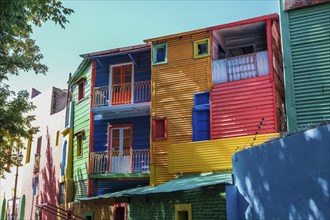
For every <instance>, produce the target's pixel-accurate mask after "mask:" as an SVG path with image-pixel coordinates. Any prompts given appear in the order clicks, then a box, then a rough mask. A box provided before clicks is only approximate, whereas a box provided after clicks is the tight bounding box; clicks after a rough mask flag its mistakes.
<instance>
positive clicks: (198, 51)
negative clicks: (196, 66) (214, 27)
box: [194, 38, 210, 59]
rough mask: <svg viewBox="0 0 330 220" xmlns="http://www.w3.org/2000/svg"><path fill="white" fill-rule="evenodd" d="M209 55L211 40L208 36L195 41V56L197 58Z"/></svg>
mask: <svg viewBox="0 0 330 220" xmlns="http://www.w3.org/2000/svg"><path fill="white" fill-rule="evenodd" d="M205 47H206V48H205ZM209 55H210V40H209V39H208V38H205V39H202V40H196V41H194V58H195V59H197V58H202V57H207V56H209Z"/></svg>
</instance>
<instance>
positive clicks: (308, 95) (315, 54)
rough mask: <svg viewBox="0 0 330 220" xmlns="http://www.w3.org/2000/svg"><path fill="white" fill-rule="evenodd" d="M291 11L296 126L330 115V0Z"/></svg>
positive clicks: (321, 119) (312, 122) (319, 120)
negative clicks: (329, 1) (329, 0)
mask: <svg viewBox="0 0 330 220" xmlns="http://www.w3.org/2000/svg"><path fill="white" fill-rule="evenodd" d="M288 15H289V28H290V37H291V56H292V70H293V87H294V96H295V97H294V98H295V107H296V114H297V115H296V117H297V126H296V127H297V128H304V127H306V126H308V125H310V124H318V123H321V122H323V121H325V119H327V120H328V121H329V119H330V3H326V4H321V5H317V6H312V7H306V8H303V9H298V10H292V11H289V12H288ZM289 123H290V122H289Z"/></svg>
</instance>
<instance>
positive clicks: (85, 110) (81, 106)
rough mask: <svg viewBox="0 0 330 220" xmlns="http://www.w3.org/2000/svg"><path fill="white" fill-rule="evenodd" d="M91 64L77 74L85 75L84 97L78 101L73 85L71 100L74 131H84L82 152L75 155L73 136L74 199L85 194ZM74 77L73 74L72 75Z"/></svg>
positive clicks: (75, 139)
mask: <svg viewBox="0 0 330 220" xmlns="http://www.w3.org/2000/svg"><path fill="white" fill-rule="evenodd" d="M91 73H92V70H91V65H89V66H88V67H87V68H85V69H83V70H81V72H78V73H77V74H80V76H86V81H85V88H84V98H83V99H82V100H80V101H79V102H78V86H77V85H73V94H72V101H73V103H74V122H73V127H74V133H76V132H79V131H81V130H84V131H85V135H84V138H83V144H82V146H83V152H82V156H81V157H77V138H76V137H74V138H73V181H74V200H77V199H78V198H80V197H86V196H87V176H88V175H87V171H88V154H89V152H88V145H89V135H90V134H89V125H90V124H89V123H90V122H89V114H90V89H91ZM73 77H75V76H73Z"/></svg>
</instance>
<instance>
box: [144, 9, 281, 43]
mask: <svg viewBox="0 0 330 220" xmlns="http://www.w3.org/2000/svg"><path fill="white" fill-rule="evenodd" d="M266 19H278V14H276V13H274V14H269V15H263V16H259V17H254V18H249V19H245V20H240V21H235V22H230V23H227V24H221V25H216V26H212V27H206V28H201V29H197V30H192V31H186V32H182V33H177V34H170V35H166V36H162V37H155V38H150V39H146V40H144V42H154V41H161V40H165V39H169V38H174V37H179V36H184V35H188V34H196V33H199V32H202V31H213V30H217V29H221V28H227V27H233V26H238V25H244V24H249V23H254V22H259V21H263V20H266Z"/></svg>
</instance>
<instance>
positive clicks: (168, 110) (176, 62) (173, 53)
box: [150, 31, 212, 186]
mask: <svg viewBox="0 0 330 220" xmlns="http://www.w3.org/2000/svg"><path fill="white" fill-rule="evenodd" d="M207 37H208V32H206V31H205V32H201V33H195V34H189V35H185V36H182V37H175V38H170V39H167V40H163V41H161V42H157V43H167V44H168V58H167V61H168V62H167V63H166V64H160V65H155V66H153V67H152V99H151V100H152V101H151V119H153V118H154V117H167V120H168V138H167V140H164V141H152V139H151V171H150V172H151V175H150V184H151V185H152V186H153V185H159V184H161V183H164V182H166V181H169V180H171V179H173V178H174V177H175V176H174V175H172V174H169V173H168V159H167V151H168V146H169V145H170V144H177V143H185V142H190V141H192V107H193V104H194V100H193V97H194V93H196V92H202V91H207V90H210V89H211V86H212V76H211V74H212V72H211V58H210V57H204V58H200V59H194V58H193V56H194V53H193V47H194V45H193V42H194V41H196V40H200V39H204V38H207ZM153 43H155V42H153Z"/></svg>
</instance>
